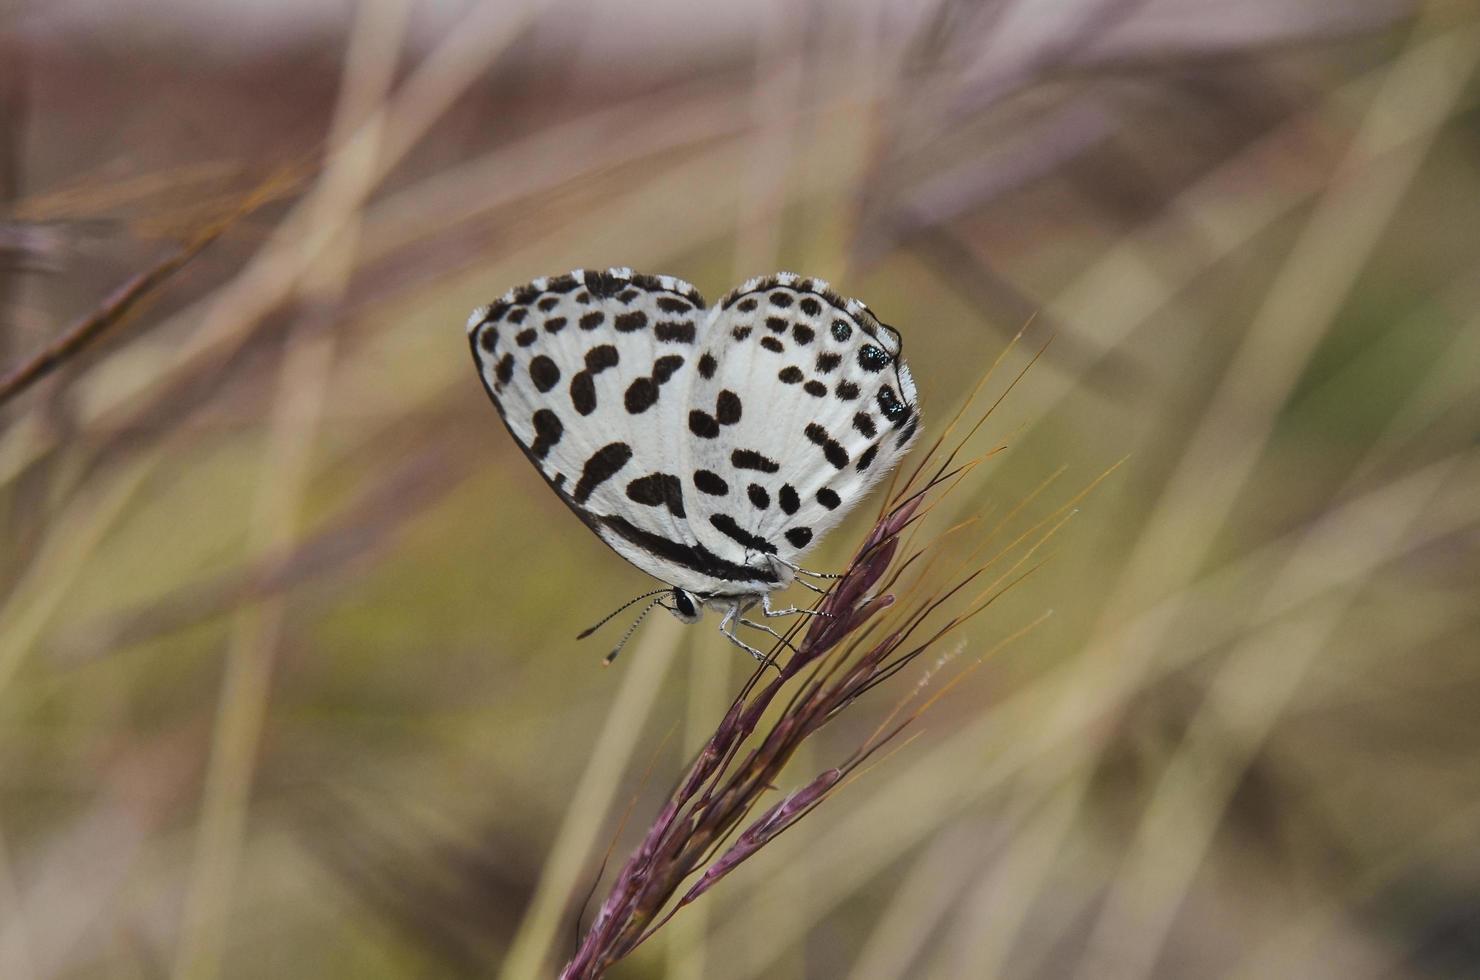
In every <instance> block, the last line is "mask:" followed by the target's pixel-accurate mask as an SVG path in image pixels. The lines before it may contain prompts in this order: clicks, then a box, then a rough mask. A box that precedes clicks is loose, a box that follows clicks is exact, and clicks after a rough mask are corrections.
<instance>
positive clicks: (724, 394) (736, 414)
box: [714, 388, 741, 425]
mask: <svg viewBox="0 0 1480 980" xmlns="http://www.w3.org/2000/svg"><path fill="white" fill-rule="evenodd" d="M740 410H741V405H740V396H739V395H737V394H735V393H734V392H733V391H731V390H730V389H728V388H726V389H725V390H723V391H721V392H720V393H719V397H718V398H717V399H715V402H714V417H715V418H716V419H718V420H719V424H720V425H734V424H735V423H736V422H739V421H740Z"/></svg>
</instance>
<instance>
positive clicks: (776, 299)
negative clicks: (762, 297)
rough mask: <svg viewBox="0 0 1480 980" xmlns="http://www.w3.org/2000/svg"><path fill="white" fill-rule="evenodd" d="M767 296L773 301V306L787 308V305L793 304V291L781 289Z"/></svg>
mask: <svg viewBox="0 0 1480 980" xmlns="http://www.w3.org/2000/svg"><path fill="white" fill-rule="evenodd" d="M766 298H767V299H769V300H770V301H771V305H772V306H779V307H781V308H782V309H785V308H786V307H788V306H790V305H791V293H784V292H782V291H780V290H779V289H778V290H776V291H775V292H773V293H771V294H770V295H769V296H767V297H766Z"/></svg>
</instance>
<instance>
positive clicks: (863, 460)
mask: <svg viewBox="0 0 1480 980" xmlns="http://www.w3.org/2000/svg"><path fill="white" fill-rule="evenodd" d="M877 455H879V444H878V443H877V442H876V443H874V444H873V445H872V446H869V447H868V448H867V449H865V450H864V451H863V455H862V456H859V457H858V472H860V473H862V472H863V471H864V470H866V469H868V468H869V467H870V466H871V465H873V462H874V457H875V456H877Z"/></svg>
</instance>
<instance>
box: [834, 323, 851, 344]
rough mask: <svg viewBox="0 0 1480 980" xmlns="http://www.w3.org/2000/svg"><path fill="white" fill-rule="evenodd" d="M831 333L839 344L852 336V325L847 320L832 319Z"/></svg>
mask: <svg viewBox="0 0 1480 980" xmlns="http://www.w3.org/2000/svg"><path fill="white" fill-rule="evenodd" d="M832 335H833V339H834V340H836V341H837V342H838V343H840V344H841V343H842V342H843V341H845V340H847V339H848V338H849V337H851V336H853V327H852V326H851V325H850V324H849V323H848V321H847V320H834V321H833V324H832Z"/></svg>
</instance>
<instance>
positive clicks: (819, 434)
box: [806, 422, 848, 469]
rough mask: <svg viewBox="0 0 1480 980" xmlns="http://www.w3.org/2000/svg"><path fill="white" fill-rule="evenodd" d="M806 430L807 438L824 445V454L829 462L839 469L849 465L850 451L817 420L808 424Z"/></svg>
mask: <svg viewBox="0 0 1480 980" xmlns="http://www.w3.org/2000/svg"><path fill="white" fill-rule="evenodd" d="M806 431H807V438H808V439H810V440H811V441H812V442H813V443H815V444H817V445H818V446H821V447H822V455H824V456H826V457H827V461H828V462H829V463H831V464H833V466H835V467H837V468H838V469H842V468H843V467H845V466H847V465H848V451H847V450H846V449H844V448H843V447H842V445H841V444H840V443H839V442H838V441H837V440H836V439H834V438H833V437H832V436H830V435H828V434H827V430H826V429H824V428H823V427H822V426H820V425H818V424H817V423H816V422H811V423H809V424H808V425H807V430H806Z"/></svg>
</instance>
